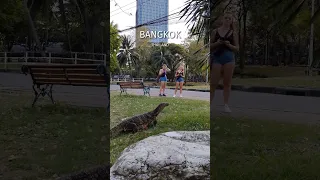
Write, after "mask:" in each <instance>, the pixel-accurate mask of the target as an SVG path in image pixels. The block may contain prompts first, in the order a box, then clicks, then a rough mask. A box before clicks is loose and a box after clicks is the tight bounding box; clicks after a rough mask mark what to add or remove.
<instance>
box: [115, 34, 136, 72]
mask: <svg viewBox="0 0 320 180" xmlns="http://www.w3.org/2000/svg"><path fill="white" fill-rule="evenodd" d="M121 39H122V43H121V46H120V52H119V53H118V55H117V59H118V62H119V66H120V67H121V68H126V67H128V68H129V69H130V70H131V75H132V68H133V67H134V66H135V64H136V63H137V62H138V60H139V54H138V53H137V52H136V50H135V48H134V47H133V45H134V43H133V42H132V41H131V38H130V36H126V35H123V36H121Z"/></svg>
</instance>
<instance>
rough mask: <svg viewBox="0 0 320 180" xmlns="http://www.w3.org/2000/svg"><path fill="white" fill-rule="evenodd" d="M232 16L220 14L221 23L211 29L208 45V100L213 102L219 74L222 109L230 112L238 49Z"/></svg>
mask: <svg viewBox="0 0 320 180" xmlns="http://www.w3.org/2000/svg"><path fill="white" fill-rule="evenodd" d="M233 22H234V18H233V16H232V14H231V13H225V14H224V15H223V16H222V25H221V26H220V27H218V28H217V29H214V30H213V31H212V33H213V34H212V35H211V37H214V38H213V39H211V40H210V41H211V43H210V44H211V45H210V61H211V64H210V72H211V78H212V79H211V84H210V102H211V103H212V102H213V98H214V94H215V89H216V87H217V86H218V84H219V81H220V79H221V75H222V78H223V99H224V110H225V112H227V113H230V112H231V110H230V108H229V106H228V102H229V97H230V92H231V80H232V76H233V71H234V68H235V53H236V52H238V51H239V40H238V35H237V31H238V30H237V29H236V28H235V25H234V23H233Z"/></svg>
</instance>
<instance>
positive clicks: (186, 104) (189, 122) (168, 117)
mask: <svg viewBox="0 0 320 180" xmlns="http://www.w3.org/2000/svg"><path fill="white" fill-rule="evenodd" d="M161 102H168V103H169V106H167V107H166V108H165V109H164V110H163V111H162V113H160V115H159V116H158V118H157V119H158V124H157V126H156V128H154V129H149V130H147V131H142V132H138V133H136V134H126V135H122V136H119V137H117V138H115V139H112V140H111V142H110V148H111V149H110V154H111V157H110V159H111V163H112V164H113V163H114V162H115V161H116V159H117V158H118V157H119V156H120V153H121V152H122V151H123V150H124V149H125V148H126V147H128V146H129V145H131V144H133V143H135V142H137V141H139V140H142V139H145V138H147V137H149V136H152V135H156V134H159V133H163V132H168V131H185V130H186V131H198V130H209V129H210V121H209V118H210V112H209V102H207V101H199V100H186V99H175V98H166V97H146V96H134V95H123V96H119V95H118V93H112V94H111V107H110V108H111V112H110V118H111V123H110V125H111V127H113V126H115V125H116V124H117V123H118V122H119V121H120V120H121V119H122V118H125V117H131V116H134V115H137V114H142V113H145V112H148V111H151V110H153V109H154V108H156V107H157V106H158V104H160V103H161Z"/></svg>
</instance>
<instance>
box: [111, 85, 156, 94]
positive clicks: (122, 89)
mask: <svg viewBox="0 0 320 180" xmlns="http://www.w3.org/2000/svg"><path fill="white" fill-rule="evenodd" d="M117 84H118V85H119V86H120V96H121V94H122V93H123V92H125V93H126V94H128V93H127V89H143V95H146V94H149V96H150V87H149V86H145V85H144V84H143V82H118V83H117Z"/></svg>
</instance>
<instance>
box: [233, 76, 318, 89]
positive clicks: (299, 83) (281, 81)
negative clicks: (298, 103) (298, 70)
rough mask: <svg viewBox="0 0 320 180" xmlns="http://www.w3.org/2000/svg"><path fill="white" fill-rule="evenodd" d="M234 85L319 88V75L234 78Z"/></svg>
mask: <svg viewBox="0 0 320 180" xmlns="http://www.w3.org/2000/svg"><path fill="white" fill-rule="evenodd" d="M232 84H234V85H245V86H270V87H302V88H320V76H312V77H308V76H300V77H299V76H298V77H274V78H246V79H241V78H234V79H233V80H232Z"/></svg>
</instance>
